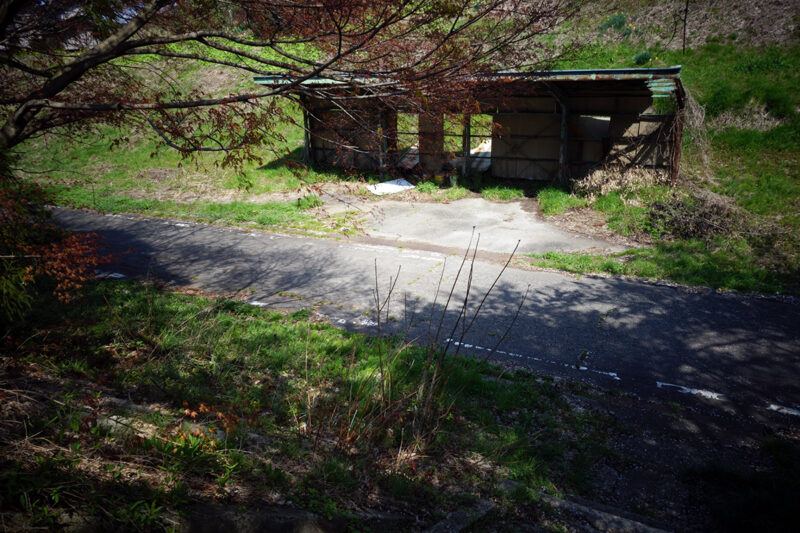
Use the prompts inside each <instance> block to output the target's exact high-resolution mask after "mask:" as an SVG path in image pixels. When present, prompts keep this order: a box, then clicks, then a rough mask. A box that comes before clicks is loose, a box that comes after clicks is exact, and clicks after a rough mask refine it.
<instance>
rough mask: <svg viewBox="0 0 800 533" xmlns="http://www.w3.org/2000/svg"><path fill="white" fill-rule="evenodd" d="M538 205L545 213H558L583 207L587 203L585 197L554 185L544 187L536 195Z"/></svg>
mask: <svg viewBox="0 0 800 533" xmlns="http://www.w3.org/2000/svg"><path fill="white" fill-rule="evenodd" d="M536 199H537V200H538V201H539V207H540V208H541V210H542V213H544V214H545V215H560V214H561V213H563V212H564V211H566V210H567V209H570V208H573V207H583V206H585V205H586V204H587V201H586V199H585V198H581V197H579V196H576V195H574V194H570V193H568V192H566V191H564V190H562V189H557V188H555V187H545V188H544V189H542V190H540V191H539V193H538V194H537V195H536Z"/></svg>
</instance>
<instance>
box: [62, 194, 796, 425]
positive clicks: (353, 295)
mask: <svg viewBox="0 0 800 533" xmlns="http://www.w3.org/2000/svg"><path fill="white" fill-rule="evenodd" d="M56 215H57V217H58V219H59V220H60V221H62V223H63V224H65V225H66V226H68V227H70V228H73V229H75V230H79V231H96V232H99V233H101V234H104V235H106V236H107V238H108V241H109V242H110V243H111V245H112V247H113V248H114V249H116V250H126V249H129V248H133V249H134V250H135V251H134V252H131V253H128V254H126V255H124V256H123V260H122V262H121V263H119V264H116V265H113V266H112V267H111V268H112V270H110V271H109V272H107V273H112V274H114V277H117V276H116V275H118V274H122V275H125V276H153V277H157V278H161V279H163V280H166V281H168V282H170V283H173V284H175V285H181V286H195V287H199V288H203V289H206V290H211V291H222V292H236V291H238V292H239V293H240V294H243V295H244V296H245V297H246V299H247V300H248V301H250V302H251V303H252V304H254V305H259V306H264V307H274V308H298V307H305V308H315V309H316V311H317V313H319V314H320V315H322V316H324V317H327V318H328V319H330V321H331V322H332V323H333V324H335V325H338V326H340V327H344V328H347V329H350V330H356V331H362V332H370V333H374V332H375V331H376V324H375V322H376V320H375V313H374V312H372V313H370V311H371V310H373V309H374V299H373V291H374V288H375V271H376V268H377V272H378V287H379V289H380V291H381V293H382V294H385V293H386V289H387V287H388V284H389V280H390V277H394V276H395V275H396V274H397V272H398V268H400V272H399V277H398V278H397V281H396V285H395V291H394V293H393V296H392V299H391V301H390V304H389V305H390V309H389V312H388V316H389V317H390V319H389V321H388V322H387V324H388V328H389V329H390V330H391V331H393V332H398V331H402V330H408V331H409V336H410V337H412V338H414V339H417V340H419V341H420V342H424V340H425V339H426V338H427V337H428V336H430V335H431V334H430V333H429V330H430V329H431V328H429V323H430V317H431V316H433V317H435V318H434V321H433V322H434V323H438V317H440V316H441V315H442V312H443V309H444V304H443V302H444V300H445V298H446V296H447V294H446V293H447V292H448V290H449V288H450V287H451V286H452V284H453V283H454V279H455V276H456V272H457V270H458V267H459V264H460V259H461V258H460V257H459V256H458V255H456V254H455V250H448V249H443V248H442V249H432V248H430V247H429V248H428V249H427V250H419V249H412V248H409V247H407V246H404V247H398V246H396V245H395V246H387V245H383V244H375V241H369V240H364V239H362V240H361V242H356V241H354V240H338V241H336V240H325V239H315V238H306V237H295V236H286V235H279V234H271V233H266V232H260V231H252V232H251V231H244V230H240V229H229V228H221V227H215V226H207V225H202V224H189V223H183V222H174V221H165V220H160V219H152V218H141V217H129V216H119V215H114V216H109V215H106V216H103V215H97V214H92V213H88V212H81V211H71V210H65V209H58V210H57V211H56ZM478 229H479V230H480V228H478ZM466 244H467V243H466V242H465V243H464V246H466ZM481 257H482V258H481V259H479V260H477V261H475V264H474V271H473V272H472V287H471V298H470V303H469V305H468V311H467V316H468V317H470V319H471V317H472V315H473V313H474V310H475V308H476V306H477V305H478V303H479V302H480V299H481V298H482V297H483V295H484V293H485V292H486V290H487V289H488V288H489V287H490V286H491V284H492V282H493V281H494V280H495V278H496V276H497V275H498V273H499V271H500V269H501V267H502V263H501V261H499V256H496V255H491V254H486V255H483V256H481ZM512 265H513V264H512ZM468 268H469V267H468V266H467V267H465V269H468ZM443 269H444V277H443V282H442V287H443V288H442V291H441V293H440V294H439V296H438V298H437V299H436V304H435V306H434V307H435V308H434V310H433V313H432V304H433V303H434V298H435V295H436V289H437V285H438V283H439V279H440V276H441V275H442V272H443ZM112 271H113V272H112ZM467 278H468V276H467V272H466V270H465V271H464V272H462V276H461V279H460V280H459V282H458V284H457V285H456V289H455V293H454V298H453V301H454V302H461V301H463V299H464V294H465V285H466V280H467ZM526 290H527V291H528V297H527V299H526V301H525V302H524V304H523V306H522V309H521V312H520V314H519V317H518V319H517V321H516V323H515V324H514V325H513V327H512V328H511V330H510V332H509V334H508V336H507V338H506V339H505V341H504V342H503V343H502V345H501V346H500V348H499V350H498V351H497V352H496V353H495V354H494V355H493V356H492V357H493V358H497V359H500V360H505V361H511V362H513V363H516V364H518V365H524V366H527V367H530V368H531V369H533V370H536V371H539V372H542V373H547V374H552V375H559V376H571V377H576V378H579V379H583V380H587V381H590V382H592V383H594V384H597V385H599V386H601V387H604V388H610V389H616V390H620V391H622V392H626V393H631V394H634V395H637V396H639V397H641V398H643V399H646V400H652V401H665V402H673V401H674V402H679V403H681V404H684V405H687V406H689V407H692V408H698V409H705V408H708V409H710V410H712V411H716V412H720V413H729V414H731V415H733V416H747V417H753V418H755V419H758V420H773V421H776V420H777V421H780V422H781V423H784V424H792V425H794V424H800V305H798V304H796V303H787V302H782V301H778V300H771V299H764V298H756V297H741V296H731V295H724V294H719V293H714V292H706V293H696V292H692V291H688V290H684V289H679V288H673V287H666V286H657V285H650V284H642V283H635V282H629V281H623V280H618V279H602V278H592V277H583V278H581V279H574V278H572V277H569V276H566V275H563V274H559V273H550V272H535V271H530V270H526V269H523V268H517V267H514V266H512V267H511V268H509V269H507V270H506V271H505V272H504V273H503V275H502V277H501V278H500V280H499V281H498V282H497V284H496V286H495V287H494V290H493V291H492V292H491V293H490V294H489V296H488V297H487V299H486V301H485V303H484V304H483V307H482V309H481V312H480V314H479V316H478V318H477V319H476V320H475V323H474V325H473V327H472V329H471V330H470V331H469V332H468V333H467V334H466V336H464V337H463V338H462V337H461V335H460V332H457V333H456V334H455V335H453V337H454V338H456V339H457V340H458V342H460V343H461V344H460V345H459V349H460V350H461V351H462V353H468V354H472V355H476V356H479V357H480V356H484V357H485V356H487V355H488V354H489V348H492V347H494V346H495V344H496V343H497V341H498V339H499V338H500V336H502V334H503V332H504V331H505V329H506V328H507V327H508V325H509V323H510V322H511V319H512V317H513V316H514V314H515V311H516V309H517V307H518V305H519V303H520V299H521V298H522V297H523V295H524V294H525V293H526ZM458 307H459V305H458V304H451V305H450V307H449V309H448V310H447V312H446V313H445V321H444V323H445V326H444V327H443V328H442V331H443V333H442V334H441V335H440V339H444V338H447V337H450V336H451V335H450V331H451V330H452V324H453V322H454V320H455V317H456V316H457V314H458ZM433 329H434V330H435V329H436V328H433Z"/></svg>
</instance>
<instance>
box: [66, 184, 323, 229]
mask: <svg viewBox="0 0 800 533" xmlns="http://www.w3.org/2000/svg"><path fill="white" fill-rule="evenodd" d="M51 192H52V193H53V195H54V197H55V199H56V202H57V204H58V205H66V206H71V207H77V208H88V209H95V210H98V211H101V212H105V213H139V214H147V215H152V216H166V217H179V218H189V219H192V220H197V221H202V222H231V223H257V224H259V225H262V226H284V227H298V228H305V229H323V227H322V226H321V225H320V224H318V223H317V222H315V220H314V219H313V218H312V217H311V216H310V215H308V214H307V213H304V211H306V210H307V209H308V208H309V207H311V206H312V203H309V202H310V201H309V200H306V199H301V200H300V201H298V202H265V203H259V204H256V203H249V202H238V201H237V202H228V203H214V202H193V203H177V202H171V201H159V200H151V199H138V198H130V197H128V196H123V195H117V194H113V191H112V190H110V189H108V188H102V189H99V190H96V191H91V190H86V189H83V188H69V189H67V188H55V189H52V190H51ZM307 198H308V197H307ZM303 200H305V202H304V201H303Z"/></svg>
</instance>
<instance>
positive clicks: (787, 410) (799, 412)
mask: <svg viewBox="0 0 800 533" xmlns="http://www.w3.org/2000/svg"><path fill="white" fill-rule="evenodd" d="M767 410H768V411H775V412H778V413H781V414H784V415H792V416H800V409H793V408H791V407H784V406H783V405H778V404H776V403H771V404H769V407H767Z"/></svg>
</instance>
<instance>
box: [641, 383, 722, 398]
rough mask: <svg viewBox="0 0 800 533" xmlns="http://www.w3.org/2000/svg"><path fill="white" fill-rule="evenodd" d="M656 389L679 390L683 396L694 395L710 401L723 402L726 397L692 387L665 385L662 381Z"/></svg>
mask: <svg viewBox="0 0 800 533" xmlns="http://www.w3.org/2000/svg"><path fill="white" fill-rule="evenodd" d="M656 387H658V388H659V389H661V388H664V387H672V388H675V389H678V392H680V393H681V394H694V395H695V396H702V397H703V398H708V399H709V400H718V401H719V400H723V399H725V396H724V395H723V394H720V393H718V392H713V391H710V390H703V389H693V388H691V387H684V386H683V385H675V384H674V383H664V382H662V381H656Z"/></svg>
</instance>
